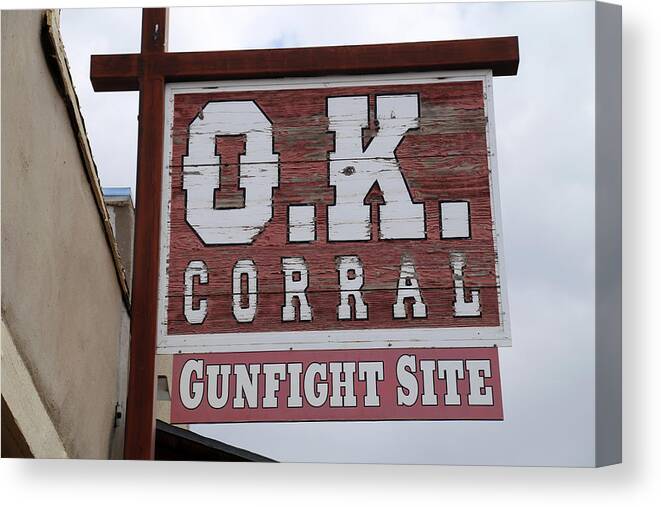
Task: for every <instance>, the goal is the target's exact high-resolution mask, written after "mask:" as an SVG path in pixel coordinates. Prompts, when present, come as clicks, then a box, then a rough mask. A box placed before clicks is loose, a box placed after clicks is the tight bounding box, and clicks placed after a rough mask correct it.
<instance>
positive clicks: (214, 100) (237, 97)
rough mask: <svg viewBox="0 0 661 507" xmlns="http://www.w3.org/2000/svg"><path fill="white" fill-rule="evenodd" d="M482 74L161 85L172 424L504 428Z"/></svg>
mask: <svg viewBox="0 0 661 507" xmlns="http://www.w3.org/2000/svg"><path fill="white" fill-rule="evenodd" d="M491 79H492V76H491V72H490V71H470V72H467V71H464V72H461V71H456V72H425V73H402V74H394V75H392V74H391V75H362V76H349V77H333V78H327V77H308V78H289V79H272V80H245V81H225V82H205V83H194V84H188V83H179V84H171V85H169V86H167V87H166V122H167V123H166V148H165V149H166V152H165V161H166V165H167V167H166V168H165V170H164V172H163V174H164V185H163V188H164V193H163V202H162V225H161V233H162V238H161V247H162V251H161V271H160V281H161V286H160V321H159V325H160V335H159V342H158V345H159V351H160V352H162V353H174V354H176V356H175V358H174V376H173V383H174V388H173V398H172V421H173V422H178V423H193V422H238V421H299V420H305V421H315V420H389V419H502V416H503V415H502V404H501V390H500V378H499V365H498V355H497V349H496V346H507V345H509V344H510V338H509V331H508V322H507V311H506V308H507V305H506V290H505V288H504V277H503V272H502V257H501V251H502V249H501V234H500V225H499V210H498V207H499V201H498V185H497V169H496V156H495V150H494V140H495V138H494V130H493V108H492V88H491Z"/></svg>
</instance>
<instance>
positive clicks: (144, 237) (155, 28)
mask: <svg viewBox="0 0 661 507" xmlns="http://www.w3.org/2000/svg"><path fill="white" fill-rule="evenodd" d="M166 46H167V9H143V10H142V45H141V56H140V66H141V68H140V77H139V83H140V107H139V120H138V167H137V183H136V220H135V251H134V264H133V266H134V267H133V289H132V292H133V293H132V296H131V301H132V302H131V345H130V368H129V383H128V397H127V406H126V432H125V437H124V459H154V438H155V426H156V421H155V416H154V403H155V398H156V379H155V366H156V333H157V320H158V317H157V313H158V301H157V299H158V266H159V238H160V203H161V192H162V188H161V187H162V171H163V141H164V140H163V124H164V116H165V111H164V108H165V86H164V85H165V83H164V79H163V76H162V75H159V74H156V73H154V72H153V66H152V64H151V58H150V56H153V55H155V54H158V53H164V52H165V51H166Z"/></svg>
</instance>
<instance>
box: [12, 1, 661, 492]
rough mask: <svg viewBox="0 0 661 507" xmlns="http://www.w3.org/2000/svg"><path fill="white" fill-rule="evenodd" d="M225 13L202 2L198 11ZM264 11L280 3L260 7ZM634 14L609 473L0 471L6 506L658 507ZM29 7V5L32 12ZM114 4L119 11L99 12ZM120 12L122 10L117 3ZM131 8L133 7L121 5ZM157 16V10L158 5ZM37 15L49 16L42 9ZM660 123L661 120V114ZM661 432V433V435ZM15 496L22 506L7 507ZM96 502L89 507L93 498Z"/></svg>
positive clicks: (646, 133) (649, 246)
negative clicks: (619, 396) (618, 362)
mask: <svg viewBox="0 0 661 507" xmlns="http://www.w3.org/2000/svg"><path fill="white" fill-rule="evenodd" d="M205 3H208V4H212V5H213V4H218V3H219V2H218V1H215V2H202V1H198V2H196V4H198V5H201V4H205ZM260 3H262V4H265V3H272V2H265V1H263V0H262V2H260ZM623 4H624V34H623V39H624V108H623V109H624V110H623V113H624V126H623V127H624V156H625V159H624V164H623V172H624V185H623V187H624V188H623V193H624V216H623V220H624V309H623V310H624V334H623V338H624V394H625V398H624V445H625V449H624V453H625V454H624V460H625V463H624V464H623V465H619V466H615V467H609V468H606V469H600V470H589V469H532V468H527V469H524V468H493V467H429V466H426V467H425V466H406V467H402V466H399V467H393V466H360V465H351V466H348V465H314V466H311V465H278V466H265V465H237V464H218V463H215V464H203V463H185V464H178V465H175V464H170V463H111V462H96V463H90V462H82V461H67V462H60V461H58V462H54V461H51V462H47V461H42V462H37V461H13V462H12V461H10V460H3V461H2V472H1V474H0V480H2V489H1V490H0V495H2V497H1V498H2V501H3V502H5V501H7V500H10V501H17V502H18V501H20V502H21V503H23V502H25V501H26V500H32V499H34V500H37V501H40V502H48V503H50V502H52V500H53V499H54V498H55V497H54V495H57V496H60V495H61V496H62V497H64V498H66V499H67V500H69V501H70V502H71V503H73V504H74V505H75V504H78V503H80V504H87V503H89V501H93V502H94V504H100V505H111V504H117V503H120V502H122V503H123V502H130V503H131V504H132V503H134V502H135V503H138V502H141V503H142V502H149V503H152V502H154V501H155V500H156V497H160V498H159V499H160V500H161V501H162V500H163V499H169V500H172V501H177V502H182V503H183V502H185V503H193V502H194V503H196V504H198V503H200V502H203V501H213V502H215V503H230V502H231V501H235V502H241V503H249V504H252V503H262V502H264V503H269V504H271V503H275V504H283V505H290V504H295V503H302V502H305V503H306V504H309V503H314V504H317V503H320V504H331V503H333V504H334V503H339V502H342V503H345V504H347V505H353V504H356V503H358V502H369V503H370V504H373V503H377V502H378V503H384V502H385V503H387V504H400V503H406V504H410V503H414V502H415V503H417V502H419V501H421V500H423V499H424V500H426V501H429V502H433V503H434V504H441V503H448V502H456V503H459V502H461V504H462V505H472V504H473V503H478V502H480V503H482V502H484V503H487V502H488V503H489V504H495V505H501V504H502V505H518V504H521V505H528V504H529V503H531V502H534V504H535V505H540V504H541V505H547V504H549V505H557V504H558V503H560V502H562V503H568V504H569V505H573V504H579V503H584V502H587V503H590V504H592V503H594V504H603V505H619V504H624V503H626V504H629V505H638V504H643V503H645V504H648V503H649V502H650V501H651V499H652V498H657V499H658V497H659V495H660V488H659V485H658V482H659V481H658V478H659V476H661V470H660V467H659V466H658V458H659V454H658V451H659V445H658V444H659V437H658V429H659V428H660V427H661V425H660V424H659V423H660V421H659V409H658V408H657V405H656V404H655V403H659V402H661V397H660V396H659V392H658V390H657V389H656V386H657V384H658V382H659V381H658V379H656V378H654V375H655V373H656V370H658V367H657V364H658V361H657V360H656V358H657V357H658V355H659V352H660V351H659V344H658V339H659V337H658V333H656V336H655V331H656V327H655V326H654V325H653V322H654V320H653V319H654V318H655V316H656V314H657V313H658V310H657V308H656V305H658V304H659V302H660V301H659V297H658V295H656V294H655V292H656V291H655V286H656V284H657V283H658V280H659V276H658V267H657V266H656V265H655V264H653V261H654V260H655V259H656V257H658V254H657V252H658V247H659V241H658V230H659V226H658V225H657V224H656V220H655V219H656V218H657V217H658V216H659V209H658V202H659V199H658V198H657V197H656V192H655V190H656V188H657V187H658V185H659V177H658V174H657V173H656V172H655V171H654V169H655V167H654V166H655V164H654V162H656V166H657V167H658V155H657V157H656V160H654V159H653V155H652V154H653V153H654V154H656V153H655V152H653V148H655V147H656V146H657V145H658V141H657V136H658V135H659V129H658V127H656V121H655V120H656V117H658V112H659V99H658V95H653V93H655V92H656V89H657V83H658V81H659V71H658V67H657V62H658V53H656V51H658V49H659V47H661V44H659V42H660V41H659V34H658V30H657V27H656V26H654V25H653V20H658V19H659V12H658V11H659V9H658V7H657V3H656V2H650V1H642V0H641V1H635V0H625V1H624V2H623ZM23 5H24V4H23ZM100 5H104V6H105V5H110V4H100ZM115 5H118V4H115ZM122 5H128V4H122ZM155 5H156V4H155ZM34 6H35V7H42V6H43V5H40V4H38V3H34ZM653 113H654V114H653ZM654 430H656V432H655V431H654ZM8 495H13V496H15V498H11V499H10V498H9V496H8ZM88 496H89V498H87V497H88Z"/></svg>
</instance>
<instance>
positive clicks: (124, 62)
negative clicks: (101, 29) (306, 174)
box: [90, 37, 519, 92]
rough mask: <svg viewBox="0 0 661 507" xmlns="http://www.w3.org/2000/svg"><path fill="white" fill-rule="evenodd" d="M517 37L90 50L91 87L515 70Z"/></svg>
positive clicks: (133, 87) (111, 88) (496, 73)
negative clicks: (142, 81) (155, 79)
mask: <svg viewBox="0 0 661 507" xmlns="http://www.w3.org/2000/svg"><path fill="white" fill-rule="evenodd" d="M518 67H519V42H518V37H492V38H484V39H464V40H451V41H434V42H408V43H398V44H370V45H360V46H321V47H306V48H278V49H251V50H234V51H209V52H186V53H156V54H144V53H143V54H123V55H93V56H92V62H91V70H90V78H91V80H92V85H93V86H94V90H96V91H97V92H99V91H132V90H138V81H139V78H140V76H141V75H142V74H143V73H144V72H147V71H148V72H149V73H150V75H160V76H163V78H164V79H165V81H166V82H182V81H219V80H227V79H256V78H274V77H301V76H322V75H338V74H377V73H394V72H420V71H439V70H475V69H491V70H492V71H493V74H494V76H512V75H516V73H517V70H518Z"/></svg>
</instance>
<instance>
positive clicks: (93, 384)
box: [1, 11, 129, 458]
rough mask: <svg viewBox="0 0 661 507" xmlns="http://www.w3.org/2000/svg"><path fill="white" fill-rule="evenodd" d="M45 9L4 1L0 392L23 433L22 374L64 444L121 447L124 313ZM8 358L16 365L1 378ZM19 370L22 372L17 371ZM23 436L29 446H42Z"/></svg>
mask: <svg viewBox="0 0 661 507" xmlns="http://www.w3.org/2000/svg"><path fill="white" fill-rule="evenodd" d="M42 19H43V13H42V12H40V11H3V12H2V92H1V94H2V201H1V202H2V321H3V326H2V327H3V336H2V340H3V346H2V350H3V384H2V389H3V393H2V397H3V400H5V401H6V403H7V405H8V408H9V409H10V410H11V411H12V414H13V416H14V419H15V420H16V423H17V425H18V427H19V429H21V430H22V432H23V434H24V435H26V434H28V433H30V432H29V431H27V430H29V428H27V429H26V427H25V426H26V425H29V424H30V421H26V420H25V418H27V417H31V416H30V413H31V412H30V410H33V411H35V410H37V409H36V408H30V409H25V410H23V408H24V407H23V408H22V407H21V406H17V405H21V403H22V399H23V398H22V394H25V396H28V394H27V391H26V392H25V393H22V392H21V391H20V389H21V388H20V385H23V384H29V383H30V381H31V382H32V383H33V385H34V388H35V389H36V392H37V393H38V397H39V399H38V400H36V401H34V403H32V405H35V406H37V405H40V406H42V407H43V410H44V411H45V414H39V416H40V417H44V416H45V417H46V419H44V420H45V421H46V422H45V423H44V424H46V425H48V423H49V422H50V423H52V428H53V429H54V430H55V432H56V433H57V438H59V439H60V441H61V445H62V446H63V448H64V452H65V454H66V455H67V456H69V457H77V458H108V457H121V449H122V445H123V444H122V441H123V421H124V419H125V417H122V418H121V419H120V420H119V426H117V427H116V426H115V423H116V418H115V407H116V404H117V403H118V402H119V403H120V404H121V405H122V406H123V405H124V403H125V400H124V399H123V396H124V395H123V394H120V393H123V392H125V387H124V386H125V383H126V375H127V372H126V371H125V368H119V365H120V363H122V362H123V361H121V358H122V356H123V357H125V354H126V347H127V345H128V336H129V334H128V330H129V317H128V313H127V308H126V306H125V303H124V299H123V296H124V294H123V292H122V289H121V287H120V284H119V283H118V275H117V271H116V266H115V264H114V258H113V254H112V251H111V249H110V247H109V245H108V240H107V238H106V235H105V232H104V227H103V221H102V218H101V215H100V210H99V204H98V202H97V201H95V198H94V194H93V185H98V182H97V181H92V179H90V177H89V174H88V173H87V172H86V169H85V165H84V164H83V159H82V158H81V154H80V151H79V145H78V143H77V139H76V135H75V131H74V129H73V127H72V123H71V120H70V117H69V115H68V113H67V108H66V103H65V101H64V99H63V95H61V94H60V92H59V91H58V88H57V87H56V85H55V81H54V79H53V76H52V75H51V73H50V72H49V67H48V65H47V61H46V57H45V54H44V51H43V49H42V45H41V40H40V38H41V33H42ZM5 350H15V351H16V352H17V354H14V355H17V357H11V358H10V356H9V353H6V352H5ZM10 359H11V361H12V363H11V366H12V367H13V368H17V369H18V370H16V372H15V374H12V375H13V376H12V377H11V378H8V381H7V382H5V380H6V379H5V371H4V370H5V363H6V361H7V363H8V364H9V360H10ZM23 369H25V371H22V370H23ZM9 374H10V373H7V375H9ZM21 375H27V377H25V378H26V379H27V380H26V381H25V382H23V384H21V383H20V382H13V380H15V379H14V377H17V378H18V377H19V376H21ZM6 386H8V387H7V389H9V388H10V387H11V388H12V389H14V390H13V391H12V392H6V391H5V388H6ZM12 386H14V387H12ZM16 386H19V387H16ZM120 398H121V399H120ZM39 402H41V404H40V403H39ZM12 404H13V405H14V406H12ZM26 410H27V412H26ZM122 412H123V409H122ZM17 414H21V416H20V417H18V416H17ZM34 417H36V415H35V416H34ZM21 418H22V419H23V420H19V419H21ZM21 426H23V427H21ZM26 440H27V444H28V445H29V446H31V452H32V453H33V454H34V455H35V456H36V457H45V456H43V454H44V453H45V454H48V453H49V451H47V450H44V449H48V446H42V447H41V448H39V449H36V447H38V443H37V442H35V441H34V440H33V441H32V442H31V441H30V438H27V439H26ZM33 446H34V447H35V448H33Z"/></svg>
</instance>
